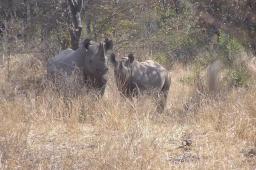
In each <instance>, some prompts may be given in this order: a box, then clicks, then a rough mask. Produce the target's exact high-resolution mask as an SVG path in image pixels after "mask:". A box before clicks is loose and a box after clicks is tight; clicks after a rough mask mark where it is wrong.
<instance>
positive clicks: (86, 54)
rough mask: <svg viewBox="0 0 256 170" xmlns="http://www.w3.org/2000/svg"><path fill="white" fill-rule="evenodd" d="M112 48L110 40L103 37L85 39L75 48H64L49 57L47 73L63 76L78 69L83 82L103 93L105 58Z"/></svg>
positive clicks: (51, 75) (105, 72) (105, 80)
mask: <svg viewBox="0 0 256 170" xmlns="http://www.w3.org/2000/svg"><path fill="white" fill-rule="evenodd" d="M112 49H113V43H112V40H109V39H105V41H103V42H100V43H97V42H94V41H91V40H90V39H85V40H84V41H83V43H81V45H80V47H79V48H78V49H77V50H72V49H66V50H64V51H61V52H60V53H59V54H58V55H57V56H55V57H54V58H51V59H49V61H48V64H47V74H48V76H49V77H56V75H64V78H65V76H70V75H72V74H73V73H74V72H75V71H76V70H78V71H79V72H80V73H82V75H83V76H82V79H83V81H84V83H85V84H86V85H89V84H90V87H93V88H95V89H98V90H100V94H101V95H103V94H104V91H105V87H106V83H107V77H106V76H107V72H108V66H107V59H108V58H109V55H111V53H112ZM80 75H81V74H80ZM64 81H65V79H64Z"/></svg>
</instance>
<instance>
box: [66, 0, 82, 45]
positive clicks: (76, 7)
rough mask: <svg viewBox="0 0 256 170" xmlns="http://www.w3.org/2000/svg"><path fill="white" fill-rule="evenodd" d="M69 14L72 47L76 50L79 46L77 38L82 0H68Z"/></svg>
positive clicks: (80, 29)
mask: <svg viewBox="0 0 256 170" xmlns="http://www.w3.org/2000/svg"><path fill="white" fill-rule="evenodd" d="M68 2H69V6H70V10H71V15H72V22H73V24H72V28H71V29H70V36H71V45H72V49H74V50H76V49H77V48H78V47H79V40H80V36H81V33H82V27H83V26H82V20H81V10H82V7H83V0H68Z"/></svg>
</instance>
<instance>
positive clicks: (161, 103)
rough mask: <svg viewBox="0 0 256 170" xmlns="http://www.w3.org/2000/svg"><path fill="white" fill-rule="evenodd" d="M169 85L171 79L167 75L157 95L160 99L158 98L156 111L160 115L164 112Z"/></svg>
mask: <svg viewBox="0 0 256 170" xmlns="http://www.w3.org/2000/svg"><path fill="white" fill-rule="evenodd" d="M170 85H171V79H170V78H169V75H167V76H166V79H165V82H164V85H163V88H162V89H161V92H160V94H159V97H160V98H159V103H158V105H157V111H158V112H159V113H162V112H163V111H164V108H165V106H166V102H167V97H168V93H169V89H170Z"/></svg>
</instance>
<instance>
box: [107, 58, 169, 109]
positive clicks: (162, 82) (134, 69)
mask: <svg viewBox="0 0 256 170" xmlns="http://www.w3.org/2000/svg"><path fill="white" fill-rule="evenodd" d="M110 60H111V63H112V64H113V65H114V76H115V79H116V83H117V88H118V89H119V91H121V93H122V94H123V95H125V96H127V97H131V96H134V95H135V96H137V95H139V94H141V93H145V92H146V93H149V94H153V95H156V97H158V99H159V97H160V99H159V100H158V101H159V103H158V111H160V112H162V111H163V109H164V107H165V105H166V101H167V96H168V92H169V89H170V84H171V79H170V76H169V72H168V70H166V69H165V68H164V67H163V66H161V65H160V64H158V63H156V62H154V61H152V60H146V61H144V62H139V61H137V60H135V59H134V56H133V54H129V55H128V57H122V58H121V59H116V56H115V55H114V54H112V55H111V58H110Z"/></svg>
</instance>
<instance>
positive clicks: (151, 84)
mask: <svg viewBox="0 0 256 170" xmlns="http://www.w3.org/2000/svg"><path fill="white" fill-rule="evenodd" d="M167 74H168V72H167V70H166V69H165V68H163V67H162V66H161V65H160V64H158V63H155V62H153V61H151V60H149V61H145V62H141V63H139V62H138V63H136V65H135V67H134V69H133V81H134V82H135V83H136V84H137V85H138V86H139V88H142V89H161V88H162V87H163V85H164V82H165V78H166V77H167Z"/></svg>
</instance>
